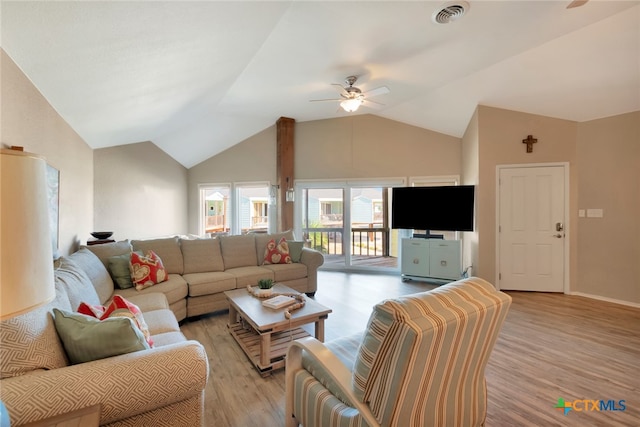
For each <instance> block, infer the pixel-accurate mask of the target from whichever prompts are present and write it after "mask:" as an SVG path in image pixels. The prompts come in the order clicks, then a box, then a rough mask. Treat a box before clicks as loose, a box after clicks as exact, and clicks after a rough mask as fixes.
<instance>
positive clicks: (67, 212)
mask: <svg viewBox="0 0 640 427" xmlns="http://www.w3.org/2000/svg"><path fill="white" fill-rule="evenodd" d="M0 61H1V62H2V64H1V70H2V74H1V88H2V97H1V98H2V100H1V104H2V114H1V121H0V142H1V143H2V145H3V148H4V147H9V146H11V145H18V146H23V147H24V148H25V151H29V152H32V153H36V154H39V155H41V156H43V157H45V158H46V160H47V163H49V164H50V165H52V166H54V167H55V168H57V169H58V170H59V171H60V200H59V204H60V206H59V217H60V219H59V238H58V240H59V245H58V247H59V251H60V253H61V254H62V255H66V254H69V253H71V252H73V251H75V250H76V249H77V247H78V244H79V243H80V242H84V241H85V240H86V239H87V237H90V236H89V232H90V231H93V227H92V224H93V151H92V150H91V148H90V147H89V146H88V145H87V144H86V143H85V142H84V140H83V139H82V138H80V136H79V135H78V134H77V133H76V132H75V131H74V130H73V129H71V127H70V126H69V125H68V124H67V123H66V122H65V121H64V120H63V119H62V117H60V115H59V114H58V113H57V112H56V111H55V110H54V109H53V108H52V107H51V105H49V103H48V102H47V100H46V99H45V98H44V97H43V96H42V94H41V93H40V92H39V91H38V89H37V88H36V87H35V86H34V85H33V84H32V83H31V82H30V81H29V79H27V78H26V76H25V75H24V74H23V73H22V71H21V70H20V69H19V68H18V67H17V66H16V64H15V63H14V62H13V60H12V59H11V58H10V57H9V56H8V55H7V54H6V53H5V52H4V50H0Z"/></svg>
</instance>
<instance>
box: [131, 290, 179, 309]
mask: <svg viewBox="0 0 640 427" xmlns="http://www.w3.org/2000/svg"><path fill="white" fill-rule="evenodd" d="M127 300H128V301H131V302H132V303H133V304H135V305H137V306H138V308H139V309H140V311H142V312H143V313H146V312H147V311H155V310H168V309H169V303H168V302H167V297H166V296H165V295H164V294H163V293H162V292H147V293H144V292H138V293H136V294H135V295H129V297H128V298H127Z"/></svg>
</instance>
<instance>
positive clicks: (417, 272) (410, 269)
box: [402, 239, 429, 277]
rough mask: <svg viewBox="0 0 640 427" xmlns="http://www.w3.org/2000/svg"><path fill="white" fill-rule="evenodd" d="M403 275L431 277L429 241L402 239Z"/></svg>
mask: <svg viewBox="0 0 640 427" xmlns="http://www.w3.org/2000/svg"><path fill="white" fill-rule="evenodd" d="M402 274H404V275H406V276H419V277H428V276H429V240H427V239H402Z"/></svg>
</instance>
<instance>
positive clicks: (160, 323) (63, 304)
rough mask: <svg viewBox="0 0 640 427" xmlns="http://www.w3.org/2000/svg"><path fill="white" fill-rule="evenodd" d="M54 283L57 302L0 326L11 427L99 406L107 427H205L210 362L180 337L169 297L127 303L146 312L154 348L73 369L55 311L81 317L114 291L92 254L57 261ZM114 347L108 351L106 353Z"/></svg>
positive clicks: (149, 295) (0, 373)
mask: <svg viewBox="0 0 640 427" xmlns="http://www.w3.org/2000/svg"><path fill="white" fill-rule="evenodd" d="M54 277H55V284H56V298H55V300H54V301H53V302H51V303H49V304H48V305H46V306H44V307H41V308H38V309H36V310H33V311H31V312H28V313H26V314H23V315H21V316H17V317H14V318H12V319H9V320H5V321H3V322H2V323H1V324H0V400H2V402H3V403H4V405H5V406H6V408H7V411H8V413H9V416H10V420H11V425H13V426H18V425H23V424H26V423H30V422H36V421H41V420H44V419H48V418H51V417H55V416H59V415H63V414H68V413H71V412H73V411H77V410H81V409H84V408H88V407H91V406H94V405H100V425H108V426H114V427H115V426H148V425H153V426H185V427H186V426H197V425H201V424H202V421H203V420H202V416H203V408H204V388H205V385H206V383H207V379H208V373H209V365H208V359H207V355H206V352H205V350H204V347H203V346H202V345H201V344H200V343H199V342H197V341H189V340H187V339H186V338H185V336H184V335H183V334H182V332H180V327H179V325H178V321H177V320H176V317H175V315H174V314H173V312H172V311H171V310H170V309H169V304H168V302H167V298H166V297H165V295H164V294H163V293H159V292H146V293H144V294H142V293H141V294H139V295H129V296H127V297H126V299H127V300H128V301H130V302H131V303H133V304H135V305H137V306H138V307H139V308H140V310H141V311H142V314H143V318H144V321H145V323H146V325H147V326H148V330H149V333H150V335H151V339H152V340H153V347H152V348H148V349H143V350H138V351H134V352H127V353H124V354H119V355H113V356H111V357H103V358H97V359H95V360H92V361H88V362H84V363H76V364H73V363H72V361H71V359H70V356H69V352H68V348H67V347H65V345H68V342H69V341H65V340H62V339H61V337H60V335H61V333H60V331H59V329H58V328H59V326H58V325H56V323H57V322H56V320H54V308H55V309H59V310H64V311H66V312H74V311H77V307H78V305H79V304H80V303H81V302H85V303H88V304H91V305H106V304H107V303H108V301H109V300H111V298H112V296H113V292H114V284H113V281H112V280H111V277H110V275H109V273H108V272H107V269H106V268H105V267H104V265H103V264H102V263H101V262H100V260H99V259H98V257H96V256H95V255H94V254H93V253H92V252H91V251H89V250H88V249H81V250H79V251H78V252H76V253H74V254H72V255H70V256H68V257H62V258H60V259H59V260H58V261H56V266H55V275H54ZM57 315H59V314H56V316H57ZM119 320H122V321H125V322H126V323H128V322H129V321H128V319H122V318H120V319H119ZM131 324H133V323H131ZM111 345H112V343H111V342H104V343H103V346H104V347H105V348H106V349H107V351H109V350H110V348H109V347H110V346H111ZM103 351H104V349H103Z"/></svg>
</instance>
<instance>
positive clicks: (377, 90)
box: [364, 86, 390, 98]
mask: <svg viewBox="0 0 640 427" xmlns="http://www.w3.org/2000/svg"><path fill="white" fill-rule="evenodd" d="M389 92H390V90H389V88H388V87H386V86H380V87H378V88H375V89H371V90H370V91H368V92H365V93H364V96H366V97H367V98H371V97H373V96H378V95H384V94H385V93H389Z"/></svg>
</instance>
